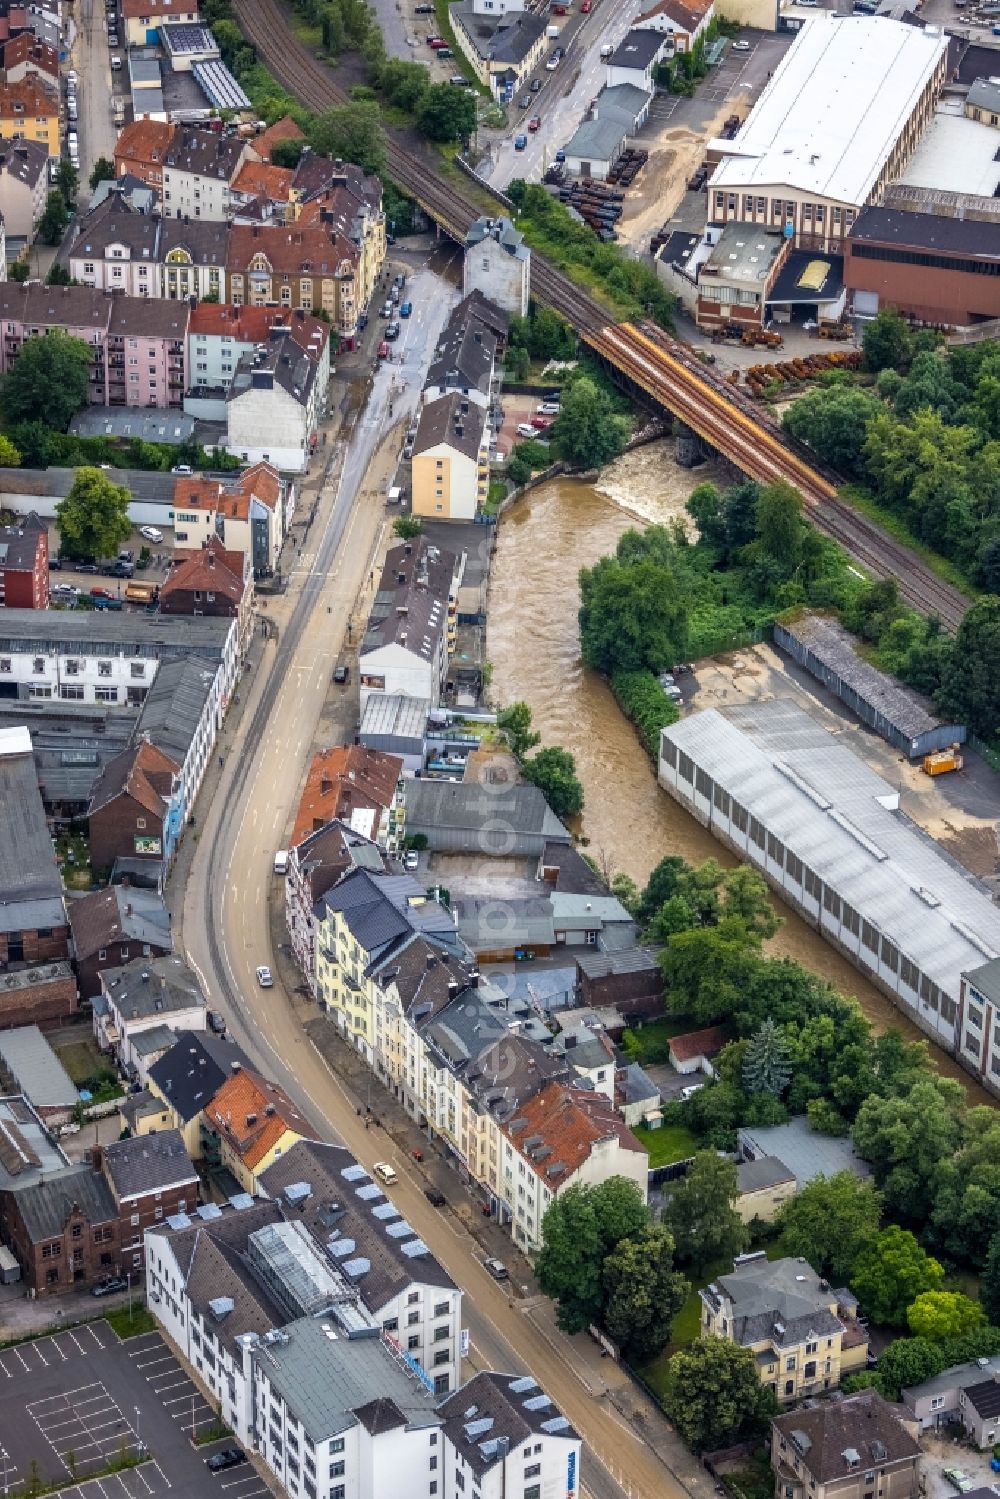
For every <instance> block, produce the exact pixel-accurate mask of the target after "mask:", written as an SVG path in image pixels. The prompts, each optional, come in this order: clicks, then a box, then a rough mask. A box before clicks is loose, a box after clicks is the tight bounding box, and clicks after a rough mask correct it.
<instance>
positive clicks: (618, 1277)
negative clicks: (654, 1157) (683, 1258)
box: [602, 1225, 691, 1364]
mask: <svg viewBox="0 0 1000 1499" xmlns="http://www.w3.org/2000/svg"><path fill="white" fill-rule="evenodd" d="M602 1276H603V1280H604V1312H603V1326H604V1330H605V1331H606V1332H607V1334H608V1336H609V1337H611V1338H613V1339H614V1340H615V1342H616V1343H617V1344H618V1345H619V1347H620V1348H621V1350H622V1352H623V1353H624V1354H625V1357H626V1358H627V1359H628V1360H629V1361H630V1362H635V1363H640V1364H641V1363H645V1362H646V1361H647V1360H648V1359H651V1358H654V1357H655V1356H656V1354H658V1353H659V1352H660V1351H661V1350H662V1349H663V1348H664V1347H665V1346H666V1344H667V1343H668V1342H669V1340H670V1326H671V1323H672V1322H673V1320H674V1318H675V1317H676V1315H677V1313H678V1312H679V1311H680V1309H681V1307H682V1306H683V1305H684V1302H685V1299H686V1298H687V1294H688V1292H689V1290H690V1289H691V1287H690V1286H689V1284H688V1282H687V1281H686V1280H685V1279H684V1277H683V1275H679V1274H678V1273H677V1271H676V1270H675V1269H674V1241H673V1239H672V1238H671V1236H670V1234H669V1233H668V1232H667V1231H666V1230H665V1229H663V1228H654V1227H653V1226H652V1225H650V1226H649V1227H648V1228H646V1229H644V1231H643V1232H642V1233H641V1234H640V1235H638V1236H637V1237H635V1238H632V1239H622V1240H621V1241H620V1242H619V1243H618V1244H617V1245H616V1247H615V1248H614V1249H613V1250H612V1251H611V1253H610V1254H609V1255H608V1256H607V1257H606V1258H605V1261H604V1265H603V1267H602Z"/></svg>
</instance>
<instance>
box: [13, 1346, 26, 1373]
mask: <svg viewBox="0 0 1000 1499" xmlns="http://www.w3.org/2000/svg"><path fill="white" fill-rule="evenodd" d="M10 1351H11V1353H12V1354H13V1355H14V1357H15V1358H16V1359H18V1360H19V1361H20V1363H21V1365H22V1367H23V1368H24V1370H25V1373H28V1374H30V1373H31V1368H30V1365H28V1364H26V1363H25V1362H24V1354H23V1353H22V1352H21V1350H20V1348H12V1349H11V1350H10Z"/></svg>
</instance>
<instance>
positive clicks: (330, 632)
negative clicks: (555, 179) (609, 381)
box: [172, 272, 711, 1499]
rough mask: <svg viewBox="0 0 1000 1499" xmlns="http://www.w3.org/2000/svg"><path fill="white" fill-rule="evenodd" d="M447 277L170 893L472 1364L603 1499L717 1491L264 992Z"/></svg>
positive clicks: (337, 461)
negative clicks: (421, 1176) (449, 1288)
mask: <svg viewBox="0 0 1000 1499" xmlns="http://www.w3.org/2000/svg"><path fill="white" fill-rule="evenodd" d="M443 287H444V283H443V282H442V281H441V280H440V279H439V278H437V277H435V276H433V275H432V274H431V273H430V272H418V273H417V274H415V275H414V276H413V277H412V278H411V280H410V281H409V282H408V287H407V289H408V291H409V292H410V293H411V295H412V300H413V303H414V316H413V318H411V319H410V320H409V324H410V326H409V327H408V329H407V332H406V335H405V338H404V339H403V352H404V354H405V356H406V359H405V362H404V363H403V364H402V365H399V364H396V363H393V364H392V365H391V366H383V367H382V368H380V369H379V370H378V371H377V373H376V375H375V377H374V381H373V384H372V388H371V392H370V395H369V396H368V398H367V401H366V404H365V406H364V408H363V410H361V411H360V412H359V411H358V410H357V407H356V406H355V407H353V408H352V409H351V410H350V411H349V413H348V415H347V418H346V432H345V434H343V436H344V437H345V438H346V440H338V441H337V443H336V444H335V446H334V450H333V455H332V461H331V464H330V468H329V471H328V473H327V475H326V479H325V482H324V484H323V487H322V491H321V493H320V495H319V497H318V501H317V508H316V516H315V520H314V522H313V524H312V526H311V527H310V528H309V532H308V534H307V536H306V538H305V540H304V541H303V543H302V545H301V547H300V549H299V552H298V554H297V555H296V556H295V557H294V558H293V560H292V562H291V565H290V568H289V588H288V591H287V593H286V594H285V595H284V596H283V597H281V598H278V599H271V600H269V601H268V604H267V609H266V611H265V612H266V614H267V616H268V618H269V620H270V621H272V623H273V624H275V625H277V630H278V638H277V641H275V640H274V639H269V640H268V641H267V642H266V643H265V645H264V647H263V651H264V654H263V657H262V658H261V660H260V662H259V664H258V665H257V667H256V668H255V669H254V672H253V676H252V678H250V679H245V683H246V685H244V687H243V689H242V691H241V697H242V698H243V699H244V702H243V708H242V718H241V721H240V723H239V725H238V726H237V727H236V728H235V729H234V730H232V731H230V732H231V733H232V738H231V739H229V736H228V734H227V742H225V743H224V744H220V748H221V749H223V751H224V759H225V766H224V769H223V771H222V773H221V776H220V777H219V778H218V784H217V786H216V787H215V788H214V789H213V787H212V786H206V787H205V788H203V791H202V798H201V802H200V804H199V811H198V821H197V828H196V830H194V831H193V832H189V834H188V838H189V839H192V838H196V839H197V842H196V844H194V845H193V855H189V856H188V857H190V860H191V864H190V872H189V874H188V878H187V882H186V888H185V890H184V892H183V900H181V893H180V892H178V893H177V895H176V896H175V897H174V899H173V901H172V909H173V911H174V919H175V924H177V925H179V926H180V928H181V930H180V931H179V932H178V946H179V947H181V948H183V950H184V951H185V953H186V955H187V957H188V960H189V962H191V964H192V966H193V967H194V968H195V970H196V971H197V972H198V974H199V976H200V978H201V980H202V983H203V986H204V992H205V995H206V999H207V1001H208V1003H209V1005H210V1006H212V1007H213V1008H218V1009H221V1010H222V1011H223V1012H224V1013H225V1014H226V1017H227V1019H228V1022H229V1025H230V1029H231V1032H232V1034H233V1036H234V1039H235V1040H236V1041H238V1042H239V1044H240V1045H242V1046H243V1047H244V1048H245V1050H246V1051H247V1052H248V1054H249V1055H250V1056H251V1057H252V1058H253V1059H254V1060H255V1061H256V1063H257V1065H258V1066H259V1067H260V1068H261V1069H262V1071H263V1072H264V1073H265V1074H267V1075H268V1076H270V1077H273V1078H275V1079H276V1080H277V1081H278V1082H279V1083H281V1085H282V1086H283V1087H285V1088H286V1089H287V1090H288V1092H289V1093H290V1094H291V1095H292V1096H293V1097H294V1098H295V1099H296V1100H297V1102H298V1103H299V1104H300V1106H301V1107H302V1108H303V1110H304V1111H305V1113H306V1114H307V1115H308V1116H309V1117H310V1118H311V1120H312V1121H313V1123H314V1124H315V1126H316V1127H317V1128H318V1129H319V1130H320V1132H321V1134H322V1135H323V1136H324V1137H325V1138H327V1139H339V1140H341V1141H342V1142H343V1143H344V1144H345V1145H346V1146H347V1148H348V1149H349V1150H351V1151H352V1153H353V1154H354V1155H355V1156H356V1157H357V1158H358V1159H359V1160H360V1161H361V1162H362V1164H363V1165H365V1166H366V1167H367V1168H368V1169H369V1170H370V1169H371V1167H372V1165H373V1163H374V1161H375V1160H376V1159H391V1160H392V1161H393V1164H394V1165H395V1167H396V1170H397V1172H398V1174H399V1178H400V1181H399V1186H398V1188H396V1189H394V1192H393V1196H394V1198H395V1199H396V1201H397V1202H398V1204H399V1206H400V1208H401V1209H402V1210H403V1211H404V1212H405V1214H406V1217H407V1220H408V1221H409V1222H410V1223H412V1224H413V1225H414V1227H415V1228H416V1230H417V1232H418V1233H419V1234H420V1235H421V1236H422V1237H423V1238H424V1240H425V1242H426V1243H427V1244H428V1245H429V1246H430V1248H431V1249H432V1251H433V1252H434V1254H436V1255H437V1257H438V1258H439V1259H440V1261H441V1263H442V1264H443V1265H444V1266H445V1268H446V1269H447V1270H448V1271H449V1273H450V1274H451V1275H452V1276H453V1277H454V1278H455V1280H456V1281H457V1282H458V1283H459V1284H460V1285H462V1287H463V1288H464V1290H465V1292H466V1314H465V1321H466V1323H467V1325H468V1327H469V1329H470V1333H471V1345H472V1359H471V1362H472V1363H473V1364H474V1365H475V1366H476V1367H482V1366H488V1367H492V1368H495V1369H499V1370H506V1371H513V1372H523V1371H524V1370H525V1369H527V1370H528V1371H529V1372H530V1373H531V1374H532V1375H533V1376H534V1377H535V1378H536V1379H538V1380H539V1382H540V1383H541V1384H542V1385H543V1387H544V1388H545V1389H546V1391H548V1393H549V1394H550V1395H551V1396H552V1398H553V1399H554V1400H555V1401H556V1402H557V1403H558V1404H559V1406H560V1407H561V1409H562V1410H563V1412H564V1413H565V1414H566V1415H567V1417H568V1418H569V1419H570V1420H571V1421H572V1422H573V1424H574V1425H575V1426H576V1427H577V1428H578V1430H579V1431H580V1433H581V1436H583V1437H584V1439H585V1442H586V1444H587V1445H586V1447H585V1455H584V1486H585V1489H586V1491H587V1492H588V1493H589V1494H590V1495H591V1496H592V1499H621V1495H622V1494H623V1493H625V1494H628V1495H629V1496H630V1499H654V1496H655V1499H664V1496H667V1499H670V1496H680V1495H682V1494H683V1493H684V1492H687V1493H692V1494H695V1493H698V1494H706V1495H707V1494H710V1493H711V1482H710V1480H709V1479H708V1478H707V1475H705V1474H704V1473H702V1472H701V1471H700V1470H697V1469H696V1468H695V1466H694V1464H693V1463H692V1462H691V1461H690V1460H688V1461H687V1462H686V1463H685V1467H686V1468H689V1469H691V1470H692V1472H693V1482H690V1483H687V1484H684V1485H682V1484H681V1483H680V1482H679V1481H678V1480H677V1479H676V1478H675V1476H674V1475H673V1473H672V1472H671V1471H670V1469H669V1468H668V1467H667V1466H666V1465H665V1463H664V1462H663V1461H661V1459H660V1457H658V1456H657V1453H656V1452H655V1451H654V1450H653V1447H652V1446H651V1445H650V1443H649V1442H648V1441H647V1440H646V1439H645V1438H644V1436H643V1435H641V1434H640V1433H639V1431H638V1430H637V1429H636V1426H635V1425H632V1424H629V1423H628V1422H627V1421H626V1420H624V1419H623V1418H622V1416H621V1415H620V1414H619V1411H618V1409H617V1408H616V1406H615V1404H614V1394H615V1393H616V1391H613V1390H612V1383H613V1382H614V1383H615V1385H616V1386H618V1387H621V1385H623V1384H624V1385H625V1386H628V1389H629V1393H630V1395H631V1394H632V1387H631V1385H630V1382H629V1381H628V1380H627V1377H626V1376H625V1375H624V1374H623V1373H622V1371H621V1370H619V1369H618V1368H617V1367H616V1366H614V1365H613V1364H611V1363H609V1362H605V1363H603V1364H602V1362H601V1358H600V1351H599V1350H598V1349H597V1347H596V1345H594V1344H592V1343H591V1342H590V1340H589V1339H587V1338H585V1337H582V1338H579V1339H577V1340H574V1341H573V1342H571V1341H569V1340H568V1339H566V1338H565V1337H564V1336H563V1335H562V1334H560V1333H559V1332H558V1331H557V1330H556V1328H555V1324H554V1319H553V1316H552V1311H551V1307H550V1306H549V1304H548V1303H547V1302H545V1301H544V1299H543V1298H538V1297H534V1298H530V1299H525V1300H524V1301H521V1302H518V1301H517V1300H516V1299H515V1298H514V1297H513V1296H510V1297H508V1293H507V1292H506V1291H505V1290H503V1289H502V1288H501V1287H499V1286H498V1285H497V1284H496V1282H494V1281H493V1280H492V1279H491V1278H490V1277H489V1275H488V1274H487V1273H486V1271H485V1270H484V1268H483V1265H482V1259H481V1256H480V1255H478V1254H477V1253H476V1252H475V1250H476V1245H475V1243H474V1241H473V1240H472V1239H471V1238H470V1237H469V1235H468V1234H467V1233H466V1232H465V1230H464V1229H463V1228H462V1227H461V1226H460V1225H459V1224H457V1223H456V1222H455V1221H454V1220H453V1218H452V1215H450V1214H442V1213H440V1212H439V1211H437V1210H436V1209H434V1208H433V1207H431V1206H430V1205H429V1204H428V1202H427V1200H426V1198H425V1197H424V1194H423V1190H422V1183H421V1182H420V1181H419V1180H415V1179H414V1172H413V1170H412V1164H413V1163H412V1162H411V1161H409V1159H408V1157H407V1156H406V1155H405V1154H404V1153H403V1152H401V1151H399V1150H398V1149H397V1148H395V1147H394V1146H390V1147H389V1148H388V1149H387V1143H386V1138H385V1136H384V1135H383V1134H382V1133H381V1132H380V1131H378V1130H374V1131H368V1130H366V1129H365V1127H364V1120H363V1119H362V1118H360V1117H359V1115H358V1113H357V1112H356V1109H355V1103H354V1100H353V1099H352V1098H351V1097H350V1096H349V1095H348V1093H347V1090H346V1088H345V1086H344V1085H343V1084H342V1082H341V1081H340V1079H339V1078H338V1077H337V1076H335V1075H334V1074H333V1073H332V1072H331V1071H330V1070H329V1069H328V1067H327V1066H326V1064H325V1063H324V1062H323V1060H322V1058H321V1057H320V1055H319V1053H318V1052H317V1050H316V1049H315V1048H314V1047H313V1046H312V1044H311V1043H310V1042H309V1040H308V1039H307V1038H306V1036H305V1034H304V1032H303V1029H302V1026H301V1024H300V1021H299V1018H298V1015H297V1013H296V1003H298V1006H299V1010H300V1011H301V1012H302V1013H303V1014H304V1015H305V1016H306V1017H307V1018H308V1017H310V1016H311V1015H312V1014H314V1011H313V1010H312V1009H311V1007H308V1006H303V1005H302V1004H301V1001H299V1002H296V1001H295V1000H294V999H293V997H292V995H291V994H290V993H289V992H288V991H287V990H285V989H284V988H283V987H282V985H281V983H280V978H279V980H278V982H276V984H275V987H274V988H272V989H269V990H267V991H263V990H261V989H260V988H259V987H258V986H257V983H256V979H255V974H254V970H255V968H256V966H257V965H258V964H261V963H268V964H270V966H271V967H272V970H273V971H276V970H277V967H278V965H277V963H276V962H275V959H274V955H273V953H272V950H271V945H270V941H269V936H268V932H269V919H268V903H269V900H270V899H271V898H272V895H273V897H274V898H275V899H280V891H279V890H277V888H276V887H275V876H274V874H273V872H272V863H273V858H274V851H275V850H276V849H277V848H279V847H281V846H282V843H283V838H284V835H285V832H286V829H287V827H288V825H289V823H290V821H291V818H292V816H293V813H294V809H295V806H296V803H297V800H298V795H299V788H300V785H301V781H302V777H303V773H304V769H305V766H306V763H307V760H308V757H309V756H310V754H311V752H312V750H313V748H314V733H315V728H316V724H317V722H318V720H319V716H320V713H321V710H322V708H323V704H324V701H325V698H326V694H327V685H328V683H329V681H330V675H331V672H332V669H333V666H334V664H335V662H336V659H337V655H338V651H339V650H340V647H341V644H342V641H343V640H344V637H345V627H346V625H347V622H348V619H349V618H350V616H351V613H352V609H353V608H354V606H355V602H356V599H357V595H358V590H359V588H360V587H361V586H362V585H364V584H365V582H366V580H367V578H368V575H369V572H370V568H371V562H370V558H371V555H372V548H373V544H374V543H375V541H376V538H377V536H378V534H379V531H380V527H381V526H382V525H383V524H384V518H385V511H384V491H383V486H384V483H385V474H386V472H389V473H391V471H392V470H391V467H388V466H387V464H386V463H385V461H384V458H385V448H386V446H387V445H388V446H389V448H390V457H392V458H393V463H394V454H395V451H398V446H399V444H400V442H401V438H402V431H403V430H405V429H404V427H403V422H404V420H405V417H406V416H407V415H408V413H409V412H410V411H412V410H413V409H415V407H416V403H417V400H418V393H419V387H420V384H421V381H422V377H423V372H424V368H425V367H426V364H427V362H428V361H429V359H430V356H431V353H432V351H433V348H434V345H435V342H436V339H437V336H438V332H439V330H440V328H441V326H442V324H443V321H444V318H445V315H446V312H447V310H448V302H449V297H446V296H443V295H442V288H443ZM449 290H450V289H449ZM375 310H376V311H377V307H376V309H375ZM396 347H397V348H398V347H399V345H397V346H396ZM390 403H391V405H392V409H393V415H392V417H391V418H390V416H389V406H390ZM373 467H374V470H375V471H376V472H377V479H376V478H373V477H372V476H371V473H372V469H373ZM184 862H186V861H182V863H184ZM178 868H179V869H180V866H178ZM181 905H182V906H183V910H182V912H181V910H180V909H179V907H180V906H181ZM179 917H180V918H181V920H180V921H178V918H179ZM633 1403H634V1397H633ZM649 1411H650V1427H651V1430H652V1429H656V1428H654V1427H653V1424H652V1423H653V1422H654V1421H655V1422H656V1426H657V1427H658V1428H660V1429H659V1430H657V1443H658V1445H660V1446H661V1447H662V1446H663V1445H664V1444H666V1443H667V1442H669V1443H671V1444H672V1445H676V1438H674V1437H673V1436H672V1434H671V1433H670V1432H669V1428H667V1427H666V1423H665V1422H663V1421H662V1418H660V1417H658V1416H657V1415H656V1414H655V1413H654V1412H653V1411H652V1407H649ZM643 1415H644V1416H645V1411H643Z"/></svg>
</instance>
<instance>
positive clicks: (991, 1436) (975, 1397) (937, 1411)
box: [901, 1354, 1000, 1449]
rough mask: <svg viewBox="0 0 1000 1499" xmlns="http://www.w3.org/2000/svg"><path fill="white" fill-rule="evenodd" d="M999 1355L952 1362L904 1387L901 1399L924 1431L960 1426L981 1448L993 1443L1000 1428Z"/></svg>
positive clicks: (952, 1428) (951, 1428) (950, 1428)
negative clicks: (962, 1362)
mask: <svg viewBox="0 0 1000 1499" xmlns="http://www.w3.org/2000/svg"><path fill="white" fill-rule="evenodd" d="M998 1394H1000V1356H998V1355H997V1354H993V1355H992V1356H991V1357H989V1358H976V1359H968V1360H967V1361H966V1362H965V1363H964V1364H952V1365H951V1367H950V1368H948V1369H942V1371H941V1373H940V1374H934V1375H932V1376H931V1378H930V1379H925V1380H924V1381H923V1382H922V1383H921V1384H918V1385H910V1386H908V1387H905V1388H904V1389H903V1390H902V1391H901V1395H902V1401H903V1404H904V1406H905V1407H906V1409H907V1411H908V1412H912V1415H913V1418H914V1420H915V1421H916V1422H917V1424H918V1426H919V1428H920V1430H922V1431H936V1430H940V1429H941V1428H946V1429H949V1430H954V1428H955V1427H956V1426H961V1428H962V1429H963V1431H964V1432H965V1434H966V1437H967V1438H968V1439H969V1440H970V1441H972V1442H973V1443H974V1445H975V1446H977V1447H979V1448H980V1449H982V1448H984V1447H992V1446H993V1444H994V1443H995V1442H996V1441H997V1433H998V1429H1000V1399H998Z"/></svg>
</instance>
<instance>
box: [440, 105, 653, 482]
mask: <svg viewBox="0 0 1000 1499" xmlns="http://www.w3.org/2000/svg"><path fill="white" fill-rule="evenodd" d="M456 92H457V91H456ZM552 436H553V437H554V438H555V439H556V441H557V442H558V444H559V451H560V453H561V454H562V456H563V457H564V458H565V459H566V461H567V462H568V463H572V464H573V465H574V466H575V467H576V468H603V466H604V465H605V464H606V463H610V462H611V460H612V458H617V457H618V455H619V453H620V452H621V451H622V449H623V448H624V446H625V444H626V442H627V441H628V436H629V423H628V420H627V418H626V417H623V416H617V415H616V413H615V410H614V407H613V406H612V404H611V401H610V399H609V397H608V396H607V394H606V393H605V392H604V391H603V390H600V389H599V388H598V387H597V386H596V385H595V384H594V382H593V380H588V379H586V378H582V379H579V380H575V381H574V382H573V384H572V385H571V386H570V388H569V390H568V391H566V392H564V393H563V398H562V406H561V409H560V412H559V415H558V416H557V417H556V419H555V422H554V423H553V425H552Z"/></svg>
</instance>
